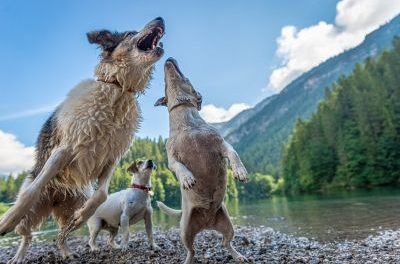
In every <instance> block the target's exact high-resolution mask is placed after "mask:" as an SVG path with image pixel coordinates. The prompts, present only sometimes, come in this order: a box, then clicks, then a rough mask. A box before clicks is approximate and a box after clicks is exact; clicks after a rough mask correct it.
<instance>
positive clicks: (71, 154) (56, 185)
mask: <svg viewBox="0 0 400 264" xmlns="http://www.w3.org/2000/svg"><path fill="white" fill-rule="evenodd" d="M163 34H164V22H163V19H162V18H157V19H155V20H153V21H151V22H150V23H148V24H147V25H146V26H145V27H144V28H143V30H141V31H140V32H136V31H128V32H121V33H119V32H110V31H108V30H100V31H93V32H90V33H88V34H87V37H88V40H89V42H90V43H94V44H97V45H98V46H99V47H100V48H101V49H102V54H101V61H100V63H99V64H98V65H97V67H96V71H95V75H96V77H97V80H92V79H91V80H86V81H83V82H81V83H80V84H78V85H77V86H76V87H75V88H74V89H73V90H72V91H71V92H70V93H69V95H68V96H67V98H66V99H65V101H64V102H63V103H62V104H61V105H60V106H59V107H58V108H57V109H56V111H55V112H54V113H53V114H52V115H51V117H50V118H49V119H48V120H47V121H46V123H45V124H44V126H43V128H42V130H41V132H40V135H39V138H38V141H37V146H36V164H35V166H34V168H33V171H32V173H31V174H30V176H29V177H27V178H26V180H25V182H24V183H23V185H22V187H21V189H20V192H19V195H18V198H17V200H16V203H15V205H14V206H13V207H12V208H10V209H9V211H8V212H7V213H6V214H5V216H4V217H3V218H2V219H1V221H0V234H1V235H4V234H6V233H8V232H10V231H12V230H13V229H14V228H16V232H17V233H18V234H20V235H21V236H22V237H23V238H22V241H21V244H20V247H19V249H18V251H17V253H16V255H15V256H14V258H13V259H12V260H11V261H10V263H20V262H23V260H24V257H25V255H26V251H27V250H28V248H29V246H30V244H31V241H32V234H31V232H32V229H34V228H37V227H39V226H40V225H41V224H42V222H43V221H45V220H46V219H47V218H48V217H49V215H50V214H52V215H53V217H54V218H55V219H56V220H57V222H58V225H59V227H60V229H61V231H60V234H59V237H58V244H59V247H60V249H61V253H62V255H63V256H64V257H68V256H71V254H72V253H71V251H70V250H69V248H68V247H67V245H66V243H65V239H66V237H67V235H68V234H69V233H70V232H71V231H73V230H75V229H77V228H78V227H79V226H81V224H82V223H84V222H86V220H87V219H88V218H89V217H90V216H91V215H92V214H93V213H94V212H95V211H96V209H97V207H98V206H99V205H100V204H102V203H103V202H104V201H105V200H106V198H107V193H108V186H109V183H110V179H111V175H112V173H113V170H114V167H115V166H116V164H118V162H119V160H120V158H121V156H122V155H123V154H124V153H125V152H126V150H127V149H128V148H129V145H130V144H131V141H132V138H133V133H134V132H135V131H136V129H137V128H138V124H139V121H140V109H139V105H138V103H137V99H136V96H137V95H138V94H140V93H142V92H143V91H144V90H145V89H146V88H147V85H148V83H149V80H150V79H151V73H152V71H153V68H154V63H155V62H156V61H158V60H159V59H160V57H161V56H162V55H163V49H162V48H161V47H157V45H158V43H159V40H160V38H161V37H162V36H163ZM94 184H96V186H97V188H96V190H95V191H94V188H93V185H94Z"/></svg>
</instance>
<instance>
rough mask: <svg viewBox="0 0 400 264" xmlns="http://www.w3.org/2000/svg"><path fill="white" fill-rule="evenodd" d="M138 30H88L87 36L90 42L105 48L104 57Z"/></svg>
mask: <svg viewBox="0 0 400 264" xmlns="http://www.w3.org/2000/svg"><path fill="white" fill-rule="evenodd" d="M136 34H137V32H136V31H126V32H122V33H119V32H111V31H109V30H99V31H91V32H88V33H87V34H86V35H87V38H88V41H89V43H90V44H97V45H99V47H101V49H102V50H103V57H107V56H108V55H110V54H111V53H112V52H113V51H114V50H115V48H116V47H117V46H118V45H119V44H120V43H121V42H122V41H123V40H124V39H126V38H128V37H130V36H134V35H136Z"/></svg>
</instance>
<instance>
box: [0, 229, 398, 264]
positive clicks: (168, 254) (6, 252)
mask: <svg viewBox="0 0 400 264" xmlns="http://www.w3.org/2000/svg"><path fill="white" fill-rule="evenodd" d="M106 239H107V236H106V235H102V236H99V238H98V241H99V244H100V246H101V250H100V252H97V253H91V252H90V251H89V248H88V246H87V240H88V238H87V237H73V238H70V239H69V245H70V246H71V249H73V250H74V252H76V253H77V255H78V256H79V257H77V258H75V259H73V260H68V261H65V262H63V261H62V259H61V257H60V256H59V253H58V250H57V248H56V246H55V243H40V244H34V245H33V246H32V248H31V249H30V250H29V253H28V256H27V263H113V264H116V263H182V262H183V260H184V258H185V255H186V253H185V251H184V248H183V246H182V243H181V242H180V238H179V231H178V230H177V229H171V230H169V231H156V232H155V239H156V242H157V244H158V245H159V246H160V248H161V250H160V251H158V252H156V251H152V250H150V249H149V248H148V244H147V239H146V236H145V233H144V232H142V231H140V232H137V233H133V234H131V238H130V243H129V247H130V248H129V250H128V251H127V252H122V251H121V250H119V249H109V248H107V247H106V246H105V242H106ZM233 245H234V246H235V247H236V249H237V250H238V251H240V252H241V253H242V254H243V255H245V256H246V257H247V258H248V259H249V261H250V262H252V263H266V262H268V263H363V264H367V263H400V230H398V231H384V232H381V233H379V234H378V235H375V236H369V237H368V238H366V239H362V240H354V241H341V242H329V243H321V242H318V241H315V240H311V239H308V238H302V237H294V236H290V235H286V234H283V233H280V232H277V231H274V230H273V229H271V228H266V227H257V228H255V227H237V228H236V237H235V240H234V241H233ZM195 249H196V263H235V262H234V261H233V260H232V258H231V257H230V256H229V254H228V253H227V251H226V250H225V249H224V248H223V247H222V246H221V236H220V235H219V234H218V233H216V232H214V231H206V232H202V233H201V234H200V235H198V236H197V238H196V244H195ZM15 251H16V247H15V248H11V247H9V248H1V249H0V263H5V262H6V261H7V260H8V259H10V258H11V257H12V256H13V255H14V253H15Z"/></svg>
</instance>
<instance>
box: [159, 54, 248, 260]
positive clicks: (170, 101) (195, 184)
mask: <svg viewBox="0 0 400 264" xmlns="http://www.w3.org/2000/svg"><path fill="white" fill-rule="evenodd" d="M164 70H165V85H166V86H165V89H166V90H165V97H162V98H160V99H159V100H158V101H157V102H156V104H155V105H156V106H158V105H164V106H167V107H168V111H169V126H170V132H169V139H168V142H167V154H168V166H169V168H170V170H172V171H173V172H174V173H175V175H176V177H177V178H178V180H179V182H180V184H181V192H182V211H180V210H174V209H171V208H169V207H167V206H166V205H164V204H163V203H161V202H158V205H159V207H160V209H161V210H162V211H164V212H165V213H167V214H169V215H175V216H181V222H180V232H181V238H182V242H183V244H184V246H185V248H186V250H187V251H188V254H187V257H186V260H185V263H187V264H188V263H193V261H194V249H193V242H194V238H195V236H196V234H197V233H199V232H200V231H201V230H203V229H214V230H217V231H219V232H221V233H222V234H223V236H224V238H223V245H224V246H225V247H226V248H227V249H228V250H229V252H230V253H231V254H232V256H233V257H234V258H235V259H236V260H239V261H245V257H243V256H242V255H241V254H240V253H238V252H237V251H236V250H235V249H234V248H233V247H232V245H231V240H232V238H233V236H234V230H233V226H232V223H231V221H230V218H229V215H228V212H227V210H226V208H225V205H224V202H223V201H224V197H225V191H226V184H227V162H226V159H228V160H229V162H230V165H231V167H232V169H233V172H234V176H235V178H236V179H238V180H240V181H247V171H246V169H245V167H244V166H243V164H242V162H241V160H240V158H239V156H238V154H237V153H236V151H235V150H234V149H233V148H232V146H231V145H229V144H228V143H227V142H226V141H225V140H224V139H223V138H222V137H221V136H220V134H219V133H218V131H217V130H216V129H215V128H213V127H212V126H210V125H208V124H207V123H206V122H205V121H204V120H203V119H202V118H201V117H200V115H199V112H198V111H199V110H200V108H201V103H202V97H201V95H200V93H198V92H197V91H196V90H195V89H194V88H193V86H192V85H191V84H190V82H189V80H188V79H187V78H185V76H184V75H183V74H182V72H181V71H180V69H179V68H178V65H177V62H176V61H175V60H174V59H172V58H170V59H168V60H167V61H166V63H165V67H164Z"/></svg>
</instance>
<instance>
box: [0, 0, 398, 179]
mask: <svg viewBox="0 0 400 264" xmlns="http://www.w3.org/2000/svg"><path fill="white" fill-rule="evenodd" d="M399 12H400V1H394V0H323V1H321V0H268V1H267V0H264V1H261V0H252V1H231V0H229V1H228V0H225V1H222V0H221V1H212V0H208V1H161V0H153V1H134V0H130V1H109V0H108V1H78V0H69V1H50V0H48V1H43V0H36V1H22V0H1V2H0V32H1V42H0V58H1V62H2V63H0V174H4V173H8V172H17V171H21V170H23V169H28V168H29V167H30V166H31V165H32V164H33V152H34V148H33V147H32V146H33V145H34V143H35V141H36V138H37V136H38V133H39V130H40V128H41V125H42V124H43V122H44V121H45V120H46V118H47V117H48V116H49V114H50V112H51V111H52V110H53V109H54V108H55V107H56V105H57V104H58V103H60V102H61V101H62V100H63V99H64V98H65V96H66V94H67V93H68V91H69V90H71V89H72V88H73V87H74V86H75V85H76V84H77V83H79V82H80V81H81V80H84V79H87V78H91V77H92V76H93V72H94V67H95V65H96V64H97V62H98V56H99V50H98V49H97V48H96V47H95V46H94V45H90V44H89V43H88V42H87V39H86V32H88V31H91V30H95V29H103V28H105V29H110V30H121V31H125V30H133V29H140V28H141V27H142V26H144V25H145V24H146V23H147V22H148V21H150V20H152V19H154V18H155V17H158V16H162V17H163V18H164V19H165V23H166V35H165V36H164V38H163V39H162V42H163V44H164V49H165V55H164V57H163V58H162V59H161V60H160V61H159V62H158V63H157V64H156V71H155V74H154V78H153V80H152V82H151V85H150V89H149V90H148V91H147V92H146V94H145V95H143V96H141V97H140V98H139V101H140V104H141V108H142V112H143V113H142V114H143V122H142V125H141V129H140V131H139V133H138V136H140V137H151V138H154V137H158V136H159V135H162V136H164V137H166V136H167V134H168V116H167V111H166V109H164V108H155V107H153V104H154V102H155V101H156V100H157V99H158V98H159V97H160V96H162V95H163V92H164V81H163V79H164V78H163V63H164V61H165V59H167V58H168V57H170V56H172V57H175V58H176V59H177V60H178V61H179V64H180V66H181V68H182V70H183V72H184V73H185V75H186V76H188V77H189V78H190V79H191V82H192V84H193V85H194V86H195V87H196V89H197V90H199V91H200V92H201V93H202V95H203V110H202V112H201V114H202V116H203V117H204V118H205V119H206V120H207V121H210V122H211V121H226V120H228V119H229V118H231V117H232V116H233V115H234V114H235V113H237V112H239V111H240V110H243V109H244V108H246V107H251V106H254V105H255V104H256V103H257V102H259V101H261V100H262V99H264V98H265V97H267V96H269V95H271V94H273V93H277V92H279V91H280V90H281V89H282V88H284V87H285V85H287V84H288V83H289V82H290V81H292V80H294V79H295V78H296V77H298V76H299V75H301V74H302V73H303V72H305V71H308V70H309V69H311V68H312V67H314V66H316V65H318V64H319V63H321V62H322V61H324V60H326V59H328V58H329V57H332V56H334V55H337V54H339V53H340V52H342V51H344V50H346V49H348V48H351V47H354V46H356V45H357V44H359V43H360V42H362V40H363V39H364V37H365V35H366V34H367V33H369V32H371V31H372V30H374V29H376V28H377V27H378V26H379V25H381V24H383V23H385V22H387V21H388V20H389V19H391V18H393V17H394V16H395V15H397V14H398V13H399Z"/></svg>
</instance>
